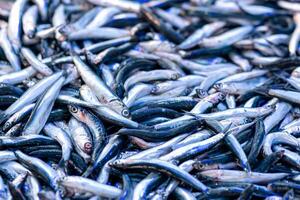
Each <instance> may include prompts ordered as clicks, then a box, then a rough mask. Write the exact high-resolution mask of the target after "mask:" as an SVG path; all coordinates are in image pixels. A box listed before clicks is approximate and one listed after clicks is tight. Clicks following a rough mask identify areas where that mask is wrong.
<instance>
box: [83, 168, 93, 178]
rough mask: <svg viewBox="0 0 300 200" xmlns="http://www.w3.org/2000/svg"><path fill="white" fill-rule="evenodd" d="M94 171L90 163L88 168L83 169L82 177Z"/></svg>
mask: <svg viewBox="0 0 300 200" xmlns="http://www.w3.org/2000/svg"><path fill="white" fill-rule="evenodd" d="M93 171H94V167H93V166H92V165H90V166H88V168H87V169H86V170H85V172H84V173H83V174H82V177H85V178H86V177H89V176H90V175H91V174H92V172H93Z"/></svg>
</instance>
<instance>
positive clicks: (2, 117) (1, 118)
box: [0, 110, 8, 125]
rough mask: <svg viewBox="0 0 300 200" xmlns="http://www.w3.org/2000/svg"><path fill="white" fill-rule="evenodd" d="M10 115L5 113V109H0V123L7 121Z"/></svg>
mask: <svg viewBox="0 0 300 200" xmlns="http://www.w3.org/2000/svg"><path fill="white" fill-rule="evenodd" d="M7 118H8V117H7V115H6V114H5V111H2V110H1V111H0V125H1V124H2V123H3V122H4V121H6V119H7Z"/></svg>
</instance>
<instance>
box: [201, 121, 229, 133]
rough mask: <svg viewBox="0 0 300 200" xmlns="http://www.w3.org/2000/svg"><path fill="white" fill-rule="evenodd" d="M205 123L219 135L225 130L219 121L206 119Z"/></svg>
mask: <svg viewBox="0 0 300 200" xmlns="http://www.w3.org/2000/svg"><path fill="white" fill-rule="evenodd" d="M204 122H205V123H206V124H207V125H208V126H209V127H210V128H212V129H213V130H214V131H215V132H217V133H219V132H222V131H223V130H224V127H223V126H222V124H221V123H220V122H218V121H217V120H211V119H205V120H204Z"/></svg>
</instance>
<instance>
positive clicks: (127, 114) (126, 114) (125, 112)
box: [122, 109, 130, 117]
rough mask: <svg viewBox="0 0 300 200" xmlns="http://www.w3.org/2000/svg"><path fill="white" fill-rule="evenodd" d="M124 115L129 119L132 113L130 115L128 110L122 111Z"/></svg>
mask: <svg viewBox="0 0 300 200" xmlns="http://www.w3.org/2000/svg"><path fill="white" fill-rule="evenodd" d="M122 115H123V116H124V117H129V115H130V113H129V111H128V110H127V109H124V110H122Z"/></svg>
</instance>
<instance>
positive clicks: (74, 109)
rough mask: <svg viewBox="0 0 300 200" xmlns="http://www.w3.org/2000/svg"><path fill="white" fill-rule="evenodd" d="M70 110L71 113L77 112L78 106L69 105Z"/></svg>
mask: <svg viewBox="0 0 300 200" xmlns="http://www.w3.org/2000/svg"><path fill="white" fill-rule="evenodd" d="M70 111H71V112H72V113H77V112H78V108H77V107H75V106H70Z"/></svg>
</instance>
